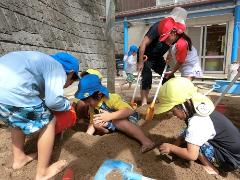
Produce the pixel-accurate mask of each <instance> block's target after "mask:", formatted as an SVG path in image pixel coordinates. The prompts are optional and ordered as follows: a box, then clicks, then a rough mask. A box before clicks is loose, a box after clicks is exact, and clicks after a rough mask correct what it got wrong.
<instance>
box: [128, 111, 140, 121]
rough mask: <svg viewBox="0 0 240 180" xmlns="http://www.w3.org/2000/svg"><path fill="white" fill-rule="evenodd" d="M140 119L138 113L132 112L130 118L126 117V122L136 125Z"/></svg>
mask: <svg viewBox="0 0 240 180" xmlns="http://www.w3.org/2000/svg"><path fill="white" fill-rule="evenodd" d="M140 119H141V117H140V115H139V113H138V112H134V113H133V114H132V115H131V116H129V117H128V120H129V121H130V122H132V123H137V122H138V121H139V120H140Z"/></svg>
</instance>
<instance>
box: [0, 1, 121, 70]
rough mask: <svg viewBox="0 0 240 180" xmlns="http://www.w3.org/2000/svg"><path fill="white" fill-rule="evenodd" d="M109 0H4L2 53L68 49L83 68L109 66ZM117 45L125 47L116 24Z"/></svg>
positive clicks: (0, 4) (0, 28)
mask: <svg viewBox="0 0 240 180" xmlns="http://www.w3.org/2000/svg"><path fill="white" fill-rule="evenodd" d="M104 15H105V0H68V1H66V0H1V2H0V53H1V54H5V53H7V52H10V51H16V50H38V51H42V52H45V53H49V54H50V53H55V52H58V51H67V52H69V53H71V54H73V55H75V56H76V57H78V58H79V59H80V61H81V65H80V69H81V70H84V69H86V68H89V67H91V68H98V69H101V70H104V69H106V53H107V52H106V50H105V47H106V40H105V36H104V28H105V23H104V22H103V21H102V20H100V19H99V17H100V16H104ZM116 29H117V30H118V31H119V32H120V33H116V39H117V42H116V48H117V49H120V50H121V49H122V48H123V47H122V46H123V40H122V39H123V38H122V36H123V34H122V28H121V27H118V28H116Z"/></svg>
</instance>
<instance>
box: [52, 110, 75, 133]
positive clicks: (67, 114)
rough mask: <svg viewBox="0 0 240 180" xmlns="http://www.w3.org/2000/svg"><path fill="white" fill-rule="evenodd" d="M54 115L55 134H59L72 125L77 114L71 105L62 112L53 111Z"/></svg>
mask: <svg viewBox="0 0 240 180" xmlns="http://www.w3.org/2000/svg"><path fill="white" fill-rule="evenodd" d="M54 116H55V117H56V126H55V134H59V133H61V132H63V131H64V130H65V129H68V128H71V127H73V126H74V125H75V123H76V121H77V115H76V113H75V111H74V109H73V107H71V109H70V110H69V111H64V112H56V111H55V112H54Z"/></svg>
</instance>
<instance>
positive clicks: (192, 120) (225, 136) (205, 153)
mask: <svg viewBox="0 0 240 180" xmlns="http://www.w3.org/2000/svg"><path fill="white" fill-rule="evenodd" d="M159 101H160V102H161V103H160V106H159V108H158V109H157V111H156V113H157V114H159V113H163V112H167V111H171V112H172V113H173V114H174V115H175V116H177V117H178V118H179V119H181V120H185V122H186V124H187V128H186V130H185V132H184V133H183V134H182V135H181V136H180V137H179V138H178V140H177V141H176V143H175V144H169V143H163V144H162V145H160V147H159V150H160V152H161V153H173V154H176V155H177V156H180V157H181V158H183V159H186V160H197V159H199V160H200V161H201V163H202V164H203V167H204V169H205V170H206V171H207V172H208V173H209V174H218V168H219V169H222V170H224V171H231V170H235V169H237V168H239V167H240V133H239V130H238V129H237V128H236V127H235V126H234V125H233V124H232V122H231V121H230V120H228V119H227V118H226V117H225V116H224V115H222V114H221V113H219V112H216V111H214V105H213V103H212V101H211V100H210V99H209V98H208V97H206V96H204V95H202V94H200V93H198V92H197V88H196V87H194V85H193V83H192V82H191V81H190V80H189V79H187V78H183V77H178V78H173V79H170V80H169V81H167V82H166V83H165V84H164V85H163V86H162V87H161V89H160V93H159ZM182 140H185V142H186V143H187V147H186V148H182V147H180V145H181V142H182Z"/></svg>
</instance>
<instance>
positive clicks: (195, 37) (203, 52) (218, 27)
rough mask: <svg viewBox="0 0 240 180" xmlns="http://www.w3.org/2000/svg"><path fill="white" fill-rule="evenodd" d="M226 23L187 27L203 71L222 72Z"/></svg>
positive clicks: (223, 67) (223, 68)
mask: <svg viewBox="0 0 240 180" xmlns="http://www.w3.org/2000/svg"><path fill="white" fill-rule="evenodd" d="M226 29H227V25H226V24H213V25H203V26H199V27H189V28H188V35H189V36H190V37H191V39H192V41H193V45H194V46H195V47H196V49H197V50H198V53H199V55H200V58H201V65H202V69H203V71H204V73H223V72H224V70H225V59H226V58H225V57H226V56H225V55H226V39H227V37H226V31H227V30H226Z"/></svg>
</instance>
